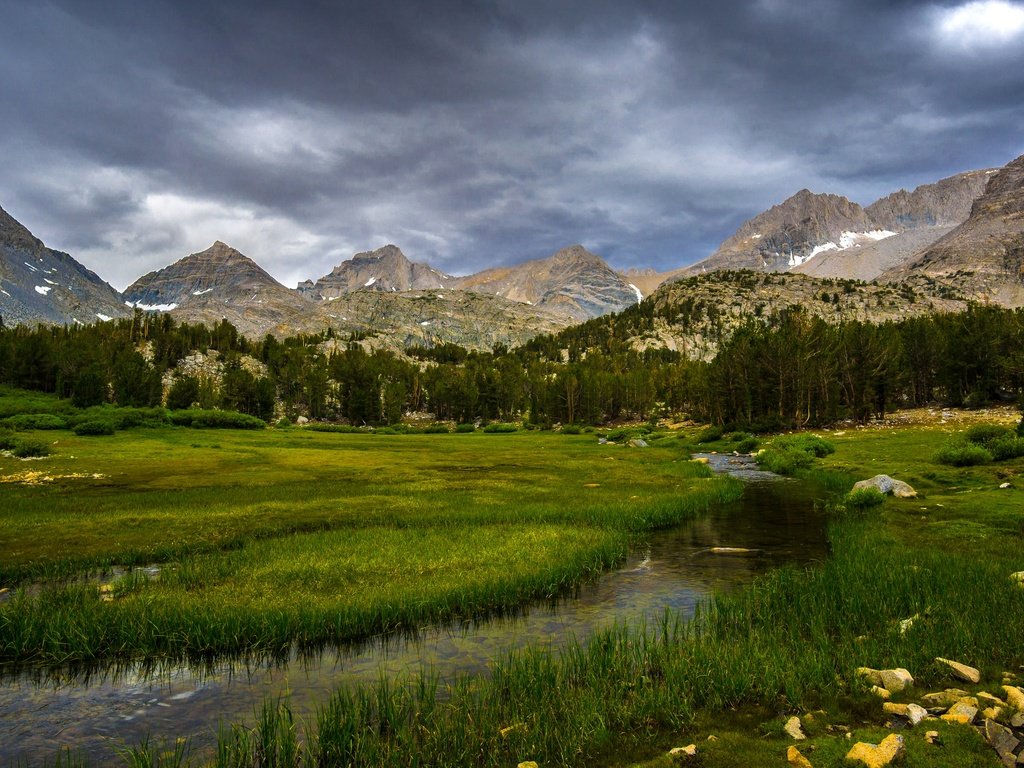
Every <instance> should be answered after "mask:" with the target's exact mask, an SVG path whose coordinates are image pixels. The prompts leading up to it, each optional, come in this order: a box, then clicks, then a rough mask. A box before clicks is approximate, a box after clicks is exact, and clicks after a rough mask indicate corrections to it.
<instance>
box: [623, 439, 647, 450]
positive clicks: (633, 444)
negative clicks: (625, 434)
mask: <svg viewBox="0 0 1024 768" xmlns="http://www.w3.org/2000/svg"><path fill="white" fill-rule="evenodd" d="M628 445H629V447H630V448H646V447H647V441H646V440H642V439H640V438H639V437H634V438H633V439H632V440H630V441H629V443H628Z"/></svg>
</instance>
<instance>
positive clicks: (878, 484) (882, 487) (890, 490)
mask: <svg viewBox="0 0 1024 768" xmlns="http://www.w3.org/2000/svg"><path fill="white" fill-rule="evenodd" d="M862 488H875V489H876V490H878V491H879V492H880V493H884V494H886V495H887V496H895V497H896V498H897V499H913V498H917V491H915V490H914V489H913V487H911V485H910V484H909V483H905V482H903V481H902V480H896V479H895V478H892V477H889V475H875V476H874V477H872V478H871V479H870V480H861V481H859V482H856V483H854V484H853V490H855V491H857V490H860V489H862Z"/></svg>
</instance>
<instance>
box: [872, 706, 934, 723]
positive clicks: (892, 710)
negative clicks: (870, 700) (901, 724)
mask: <svg viewBox="0 0 1024 768" xmlns="http://www.w3.org/2000/svg"><path fill="white" fill-rule="evenodd" d="M882 711H884V712H886V713H887V714H890V715H897V716H899V717H902V718H904V719H906V720H907V722H909V723H910V724H911V725H917V724H918V723H920V722H921V721H922V720H924V719H925V718H926V717H927V716H928V710H927V709H925V708H924V707H922V706H920V705H918V704H893V703H891V702H888V701H887V702H885V704H883V705H882Z"/></svg>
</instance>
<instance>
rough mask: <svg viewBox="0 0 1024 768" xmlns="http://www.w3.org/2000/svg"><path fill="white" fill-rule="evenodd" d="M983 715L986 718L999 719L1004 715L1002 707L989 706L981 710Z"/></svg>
mask: <svg viewBox="0 0 1024 768" xmlns="http://www.w3.org/2000/svg"><path fill="white" fill-rule="evenodd" d="M981 716H982V717H983V718H985V719H986V720H998V719H999V718H1001V717H1002V716H1003V708H1002V707H989V708H988V709H983V710H982V711H981Z"/></svg>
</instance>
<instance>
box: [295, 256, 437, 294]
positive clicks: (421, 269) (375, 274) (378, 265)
mask: <svg viewBox="0 0 1024 768" xmlns="http://www.w3.org/2000/svg"><path fill="white" fill-rule="evenodd" d="M455 280H456V278H454V277H452V276H451V275H446V274H444V273H442V272H439V271H437V270H436V269H434V268H433V267H431V266H429V265H427V264H419V263H416V262H412V261H409V259H407V258H406V256H405V254H404V253H402V251H401V249H400V248H398V246H395V245H385V246H384V247H383V248H378V249H377V250H376V251H366V252H364V253H357V254H356V255H355V256H353V257H352V258H351V259H348V260H347V261H343V262H341V264H339V265H338V266H336V267H335V268H334V269H333V270H331V271H330V272H329V273H328V274H326V275H324V276H323V277H321V278H320V279H318V280H317V281H316V282H313V281H312V280H303V281H302V282H301V283H299V285H298V287H297V288H296V290H298V292H299V293H301V294H302V295H303V296H306V297H307V298H310V299H313V300H315V301H321V300H324V299H335V298H338V297H339V296H342V295H343V294H346V293H352V292H353V291H360V290H372V291H410V290H419V289H431V288H445V287H451V286H452V284H453V283H454V282H455Z"/></svg>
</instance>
